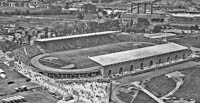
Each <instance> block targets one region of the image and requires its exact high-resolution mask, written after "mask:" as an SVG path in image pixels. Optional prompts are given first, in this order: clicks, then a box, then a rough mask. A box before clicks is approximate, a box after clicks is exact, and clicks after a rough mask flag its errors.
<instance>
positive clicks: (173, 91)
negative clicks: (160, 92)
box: [160, 78, 184, 99]
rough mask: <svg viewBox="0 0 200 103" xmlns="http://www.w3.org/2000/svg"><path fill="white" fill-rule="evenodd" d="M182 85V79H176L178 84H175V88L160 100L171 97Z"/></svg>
mask: <svg viewBox="0 0 200 103" xmlns="http://www.w3.org/2000/svg"><path fill="white" fill-rule="evenodd" d="M183 83H184V81H183V79H182V78H178V82H176V87H175V88H174V89H173V90H172V91H171V92H169V93H168V94H166V95H165V96H162V97H161V98H160V99H165V98H167V97H169V96H171V95H173V94H174V93H175V92H176V91H177V90H178V89H179V88H180V87H181V86H182V85H183Z"/></svg>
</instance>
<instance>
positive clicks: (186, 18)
mask: <svg viewBox="0 0 200 103" xmlns="http://www.w3.org/2000/svg"><path fill="white" fill-rule="evenodd" d="M168 23H169V24H170V25H182V26H189V27H190V26H194V25H196V24H197V25H199V24H200V14H190V13H178V14H171V15H170V17H169V19H168Z"/></svg>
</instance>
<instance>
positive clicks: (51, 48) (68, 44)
mask: <svg viewBox="0 0 200 103" xmlns="http://www.w3.org/2000/svg"><path fill="white" fill-rule="evenodd" d="M82 35H84V34H82ZM85 35H87V34H85ZM117 42H119V41H118V40H117V39H116V38H115V37H113V36H112V35H111V34H104V35H103V34H101V35H91V36H81V37H78V36H75V37H72V38H66V39H61V38H60V40H49V41H45V40H44V41H36V44H37V45H39V46H40V47H41V48H43V49H45V50H46V51H48V52H55V51H63V50H71V49H80V48H86V47H92V46H98V45H104V44H111V43H117Z"/></svg>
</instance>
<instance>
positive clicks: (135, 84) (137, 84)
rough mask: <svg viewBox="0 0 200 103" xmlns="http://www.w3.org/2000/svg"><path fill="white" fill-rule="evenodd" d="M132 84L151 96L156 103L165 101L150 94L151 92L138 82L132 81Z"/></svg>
mask: <svg viewBox="0 0 200 103" xmlns="http://www.w3.org/2000/svg"><path fill="white" fill-rule="evenodd" d="M132 84H133V85H134V86H136V87H137V88H139V89H140V90H142V91H143V92H144V93H146V94H147V95H149V96H150V97H151V98H153V99H154V100H155V101H157V102H158V103H165V102H163V101H162V99H160V98H158V97H156V96H155V95H154V94H152V93H151V92H149V91H148V90H146V89H145V88H144V87H143V86H141V85H139V83H136V82H134V83H132Z"/></svg>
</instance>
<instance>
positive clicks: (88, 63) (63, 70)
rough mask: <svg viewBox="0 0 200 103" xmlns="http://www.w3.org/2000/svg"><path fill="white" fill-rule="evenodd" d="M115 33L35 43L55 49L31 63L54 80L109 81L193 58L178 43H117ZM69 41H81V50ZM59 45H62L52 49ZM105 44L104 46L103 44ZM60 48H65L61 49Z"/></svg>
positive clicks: (59, 38) (69, 37) (36, 57)
mask: <svg viewBox="0 0 200 103" xmlns="http://www.w3.org/2000/svg"><path fill="white" fill-rule="evenodd" d="M116 33H119V32H117V31H108V32H99V33H91V34H87V35H81V36H79V35H75V36H67V37H62V38H61V37H57V38H49V39H40V40H37V41H36V43H37V44H39V45H42V46H43V47H44V48H45V47H46V48H47V47H52V48H48V50H49V51H51V52H50V53H44V54H41V55H37V56H35V57H33V58H32V59H31V64H32V65H33V66H34V67H36V68H37V69H38V71H39V72H40V73H42V74H44V75H47V76H48V77H50V78H54V79H66V78H80V77H81V78H84V77H98V76H102V77H105V78H106V77H109V76H110V75H115V74H121V73H124V72H131V71H134V70H136V69H140V70H145V68H147V67H149V68H150V67H153V66H155V65H158V64H163V63H169V62H171V61H177V60H184V59H189V58H190V54H191V51H190V50H189V49H188V48H187V47H185V46H182V45H179V44H176V43H166V44H158V45H157V44H153V43H144V42H117V40H116V39H115V38H114V37H112V35H113V34H116ZM94 37H95V38H96V37H98V38H99V37H100V38H102V41H101V40H100V41H101V42H98V41H99V40H94ZM84 38H87V40H84ZM70 39H72V41H73V42H79V43H78V44H79V45H78V48H77V47H76V48H75V47H74V46H73V47H72V46H70V42H71V41H70ZM91 40H93V41H92V42H93V46H92V47H87V45H85V44H86V43H85V42H87V43H89V42H91ZM94 41H96V44H95V42H94ZM105 41H106V42H105ZM108 41H109V42H108ZM58 42H61V43H63V45H57V47H53V46H49V45H52V43H55V44H56V43H58ZM102 42H103V43H104V44H101V43H102ZM99 43H100V44H99ZM64 44H67V45H64ZM97 44H99V45H97ZM82 46H84V47H82ZM57 48H59V49H57ZM61 48H64V49H63V50H61ZM66 48H67V49H66Z"/></svg>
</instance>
